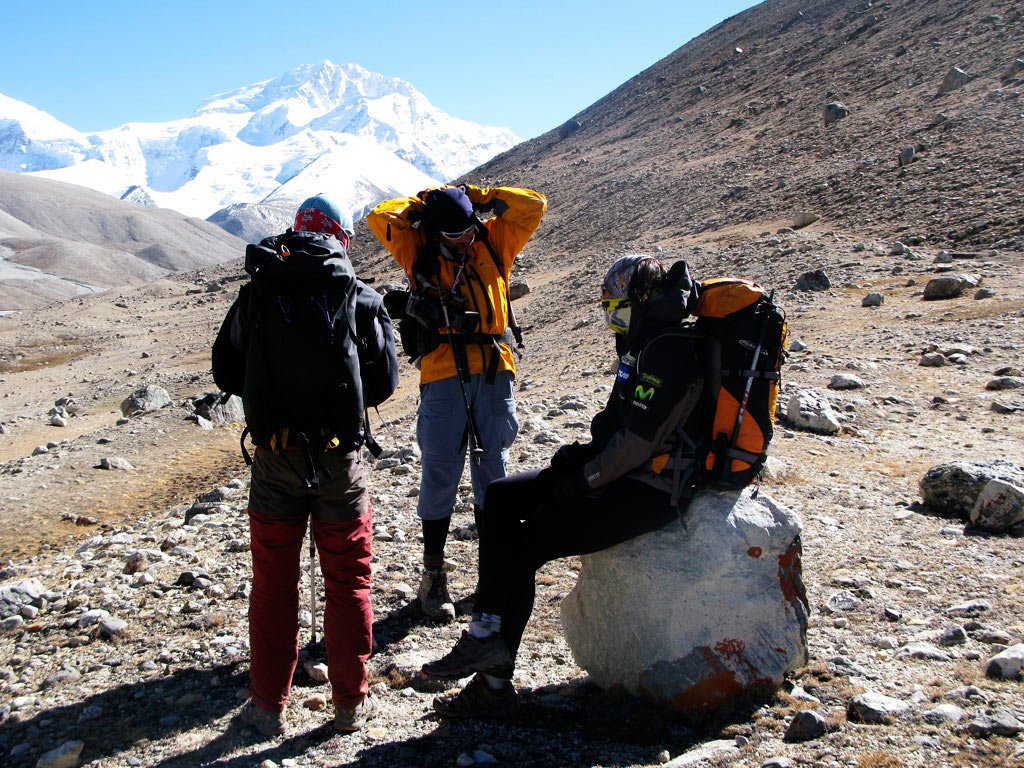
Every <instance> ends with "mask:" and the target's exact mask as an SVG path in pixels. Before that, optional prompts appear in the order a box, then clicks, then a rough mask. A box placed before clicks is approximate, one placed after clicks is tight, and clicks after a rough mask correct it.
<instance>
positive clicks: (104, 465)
mask: <svg viewBox="0 0 1024 768" xmlns="http://www.w3.org/2000/svg"><path fill="white" fill-rule="evenodd" d="M98 466H99V468H100V469H120V470H121V471H123V472H129V471H131V470H133V469H135V467H134V466H132V465H131V463H130V462H129V461H128V460H127V459H123V458H121V457H120V456H104V457H103V458H102V459H100V463H99V465H98Z"/></svg>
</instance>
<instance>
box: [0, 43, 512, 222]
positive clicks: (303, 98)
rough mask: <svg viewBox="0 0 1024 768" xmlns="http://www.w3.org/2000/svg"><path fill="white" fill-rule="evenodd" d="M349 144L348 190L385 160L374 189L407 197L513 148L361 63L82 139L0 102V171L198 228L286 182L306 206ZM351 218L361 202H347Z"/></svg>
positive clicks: (503, 134)
mask: <svg viewBox="0 0 1024 768" xmlns="http://www.w3.org/2000/svg"><path fill="white" fill-rule="evenodd" d="M353 140H356V141H366V140H371V141H372V142H373V143H375V144H376V145H378V149H377V150H375V151H374V154H373V156H370V157H367V158H366V159H365V160H363V161H362V162H358V163H357V162H353V161H352V160H351V158H350V159H349V173H348V176H347V177H343V178H340V179H338V180H337V183H336V186H338V187H339V188H341V190H342V191H344V190H345V189H346V188H347V187H349V186H351V185H352V184H353V183H356V184H358V183H359V182H361V181H364V180H372V178H371V177H372V175H373V174H374V173H375V171H374V167H375V165H377V164H379V163H378V162H376V161H377V160H378V158H381V157H383V156H384V155H386V154H390V155H393V156H394V157H396V158H397V159H398V160H399V161H400V164H401V165H402V167H401V168H400V169H398V168H396V167H395V166H396V163H394V162H391V163H390V166H392V170H391V171H390V174H389V175H385V174H383V173H380V172H376V173H375V175H376V184H375V187H376V188H378V189H380V188H384V189H387V190H388V192H389V193H398V192H402V193H406V194H407V193H408V192H410V191H415V189H420V188H422V187H424V186H426V185H427V184H429V183H435V184H436V183H439V182H442V181H447V180H448V179H450V178H453V177H454V176H457V175H459V174H461V173H463V172H465V171H466V170H468V169H469V168H472V167H474V166H476V165H478V164H479V163H480V162H482V161H483V160H485V159H487V158H489V157H491V156H493V155H494V154H496V153H498V152H500V151H502V150H504V149H506V148H508V147H510V146H512V145H513V144H515V143H517V142H518V138H517V137H516V136H515V135H514V134H513V133H512V132H511V131H508V130H506V129H501V128H493V127H489V126H481V125H477V124H475V123H470V122H468V121H465V120H460V119H459V118H455V117H452V116H450V115H448V114H446V113H444V112H442V111H441V110H439V109H437V108H435V107H433V105H431V104H430V102H429V101H428V100H427V99H426V97H425V96H423V94H421V93H420V92H419V91H417V90H416V89H415V87H413V86H412V85H411V84H410V83H407V82H405V81H402V80H400V79H398V78H394V77H386V76H384V75H379V74H377V73H373V72H370V71H369V70H366V69H365V68H363V67H361V66H359V65H357V64H346V65H337V64H334V63H333V62H331V61H329V60H325V61H323V62H321V63H320V64H318V65H300V66H298V67H294V68H292V69H290V70H288V71H287V72H285V73H284V74H282V75H281V76H279V77H277V78H274V79H271V80H266V81H262V82H259V83H255V84H252V85H248V86H243V87H242V88H239V89H236V90H235V91H229V92H226V93H222V94H218V95H215V96H213V97H211V98H209V99H207V100H206V101H204V102H203V103H202V104H201V105H200V106H199V107H198V108H197V109H196V110H195V111H194V112H193V113H192V114H191V115H189V116H186V117H183V118H180V119H177V120H171V121H166V122H161V123H142V122H129V123H126V124H124V125H122V126H119V127H117V128H114V129H111V130H108V131H99V132H95V133H90V134H87V135H86V134H82V133H80V132H78V131H76V130H74V129H73V128H71V127H70V126H64V124H62V123H60V122H59V121H57V120H56V119H55V118H52V117H50V116H49V115H47V114H46V113H44V112H41V111H39V110H37V109H36V108H34V107H32V106H31V105H28V104H25V103H24V102H18V101H16V100H14V99H10V98H9V97H3V98H2V99H0V168H5V169H7V170H13V171H17V172H24V173H33V174H38V175H41V176H44V177H47V178H53V179H57V180H62V181H68V182H71V183H77V184H81V185H83V186H87V187H91V188H94V189H99V190H100V191H103V192H106V193H107V194H111V195H114V196H116V197H120V196H121V195H122V194H123V193H124V192H125V191H126V190H127V189H129V188H130V187H132V186H138V187H140V188H142V189H143V190H144V191H146V192H147V194H149V195H150V196H151V197H152V199H153V200H154V201H155V202H156V203H157V204H158V205H160V206H162V207H168V208H173V209H175V210H179V211H181V212H183V213H186V214H188V215H193V216H199V217H200V218H206V217H208V216H210V215H212V214H214V213H216V212H217V211H219V210H221V209H223V208H225V207H227V206H230V205H233V204H237V203H250V204H259V203H262V202H263V201H264V199H265V198H267V197H269V196H271V195H273V193H274V192H275V191H276V190H277V188H278V187H279V186H280V185H281V184H283V183H286V182H292V186H293V187H297V186H301V187H302V188H303V193H302V194H301V195H299V196H298V197H299V198H300V199H301V198H302V197H305V196H308V195H310V194H315V193H316V192H320V191H323V190H321V189H319V188H316V189H314V188H313V185H312V184H311V183H310V184H302V179H301V177H302V172H303V169H304V168H305V167H306V166H308V165H309V164H311V163H312V162H313V161H315V160H316V159H317V158H320V157H324V156H326V155H329V154H331V153H332V152H335V151H338V152H342V153H344V152H345V147H346V146H347V145H348V144H349V143H350V142H351V141H353ZM349 202H350V203H351V207H352V208H353V209H359V208H361V207H364V206H365V205H367V204H368V203H369V202H371V201H370V200H369V199H363V198H361V197H357V198H355V199H352V200H351V201H349Z"/></svg>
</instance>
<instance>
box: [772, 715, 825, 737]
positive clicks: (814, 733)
mask: <svg viewBox="0 0 1024 768" xmlns="http://www.w3.org/2000/svg"><path fill="white" fill-rule="evenodd" d="M827 732H828V722H827V721H826V720H825V718H823V717H822V716H821V715H819V714H818V713H817V712H815V711H814V710H813V709H804V710H801V711H799V712H797V713H796V714H795V715H793V719H792V720H791V721H790V722H789V726H788V727H787V728H786V733H785V735H784V736H783V740H784V741H810V740H811V739H816V738H818V737H819V736H823V735H824V734H825V733H827Z"/></svg>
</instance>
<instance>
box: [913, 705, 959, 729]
mask: <svg viewBox="0 0 1024 768" xmlns="http://www.w3.org/2000/svg"><path fill="white" fill-rule="evenodd" d="M965 714H967V713H966V712H964V710H963V709H961V708H960V707H958V706H957V705H956V704H939V706H937V707H935V708H934V709H929V710H928V711H927V712H925V713H924V714H922V715H921V718H922V719H923V720H924V721H925V722H926V723H928V724H929V725H946V724H950V725H951V724H953V723H957V722H959V721H960V719H961V718H962V717H963V716H964V715H965Z"/></svg>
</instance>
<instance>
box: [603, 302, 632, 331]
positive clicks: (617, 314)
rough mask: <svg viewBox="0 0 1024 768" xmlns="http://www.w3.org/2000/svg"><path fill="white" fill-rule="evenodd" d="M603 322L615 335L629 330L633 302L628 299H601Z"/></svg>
mask: <svg viewBox="0 0 1024 768" xmlns="http://www.w3.org/2000/svg"><path fill="white" fill-rule="evenodd" d="M601 308H602V309H603V310H604V321H605V322H606V323H607V324H608V327H609V328H611V329H612V330H613V331H615V333H626V332H627V331H628V330H629V318H630V315H632V314H633V302H632V301H630V300H629V299H601Z"/></svg>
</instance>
